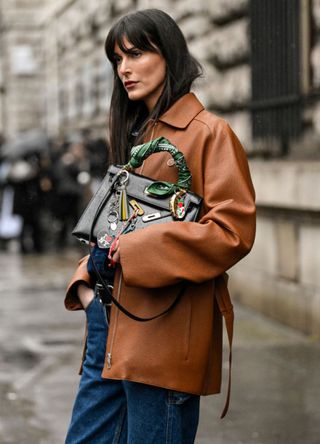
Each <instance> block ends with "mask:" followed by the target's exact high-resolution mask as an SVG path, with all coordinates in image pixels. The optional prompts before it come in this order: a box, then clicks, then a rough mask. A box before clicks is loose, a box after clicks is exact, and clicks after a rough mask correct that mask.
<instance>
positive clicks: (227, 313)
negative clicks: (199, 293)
mask: <svg viewBox="0 0 320 444" xmlns="http://www.w3.org/2000/svg"><path fill="white" fill-rule="evenodd" d="M216 299H217V303H218V306H219V310H220V312H221V314H222V316H223V317H224V321H225V325H226V330H227V334H228V342H229V376H228V390H227V397H226V402H225V405H224V408H223V411H222V413H221V416H220V418H221V419H222V418H224V417H225V416H226V414H227V412H228V409H229V403H230V395H231V367H232V340H233V324H234V314H233V306H232V304H231V305H230V306H229V307H228V306H227V305H226V303H225V301H224V299H223V295H221V294H220V293H219V291H217V292H216Z"/></svg>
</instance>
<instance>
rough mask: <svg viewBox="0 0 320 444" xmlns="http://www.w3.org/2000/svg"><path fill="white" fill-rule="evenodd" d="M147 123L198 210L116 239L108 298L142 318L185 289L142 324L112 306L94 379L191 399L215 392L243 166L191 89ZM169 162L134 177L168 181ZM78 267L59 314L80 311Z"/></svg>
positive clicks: (239, 239)
mask: <svg viewBox="0 0 320 444" xmlns="http://www.w3.org/2000/svg"><path fill="white" fill-rule="evenodd" d="M152 126H153V128H150V134H149V137H148V138H147V139H149V138H151V137H152V138H155V137H158V136H164V137H166V138H167V139H169V140H170V142H171V143H173V144H174V145H175V146H177V148H178V149H179V150H181V151H182V152H183V153H184V156H185V158H186V161H187V164H188V166H189V168H190V170H191V172H192V189H193V191H194V192H195V193H197V194H199V195H200V196H203V198H204V200H203V206H202V211H201V214H200V219H199V223H195V222H178V223H176V222H173V223H167V224H165V223H164V224H155V225H153V226H151V227H149V228H145V229H143V230H138V231H135V232H131V233H128V234H126V235H124V236H121V237H120V255H121V267H120V266H119V267H118V269H117V272H116V279H115V286H114V296H115V297H116V298H117V299H118V300H119V301H120V303H121V304H122V305H124V306H125V307H126V308H127V309H128V310H129V311H131V312H133V313H134V314H136V315H138V316H142V317H147V316H152V315H153V314H156V313H158V312H161V311H162V310H164V309H165V308H166V307H167V306H168V305H170V302H171V301H172V300H173V298H174V297H175V295H176V294H177V292H178V291H179V289H180V287H181V285H182V282H185V281H187V286H186V289H185V291H184V294H183V296H182V299H181V300H180V301H179V303H178V305H176V306H175V308H174V309H173V310H172V311H171V312H169V313H168V314H167V315H165V316H163V317H160V318H158V319H156V320H153V321H150V322H136V321H134V320H132V319H129V318H128V317H126V316H125V315H124V314H122V313H121V312H119V310H118V309H117V308H116V307H115V306H112V308H111V322H110V329H109V334H108V341H107V347H106V360H105V366H104V369H103V372H102V376H103V377H106V378H111V379H121V380H123V379H126V380H130V381H136V382H141V383H145V384H151V385H155V386H160V387H165V388H169V389H173V390H178V391H182V392H189V393H194V394H199V395H208V394H213V393H218V392H220V386H221V366H222V316H221V313H222V312H223V314H224V315H226V320H227V324H228V326H229V331H228V333H229V339H232V321H233V310H232V304H231V302H230V298H229V293H228V291H227V282H226V274H225V271H226V270H228V269H229V268H230V267H232V266H233V265H234V264H236V263H237V262H238V261H239V260H240V259H241V258H243V257H244V256H245V255H246V254H247V253H248V252H249V251H250V249H251V247H252V244H253V241H254V235H255V204H254V190H253V186H252V182H251V179H250V173H249V169H248V163H247V159H246V155H245V153H244V150H243V148H242V146H241V144H240V142H239V140H238V139H237V137H236V136H235V134H234V133H233V132H232V130H231V129H230V127H229V126H228V124H227V123H226V122H225V121H224V120H222V119H221V118H219V117H217V116H215V115H214V114H212V113H209V112H208V111H206V110H205V109H204V107H203V105H202V104H201V103H200V102H199V101H198V99H197V98H196V97H195V95H194V94H192V93H189V94H186V95H185V96H183V97H182V98H180V99H179V100H178V101H177V102H176V103H175V104H174V105H173V106H172V107H171V108H170V109H169V110H168V111H167V112H166V113H164V114H163V115H162V116H161V117H160V118H159V120H158V121H157V122H156V123H155V124H153V125H152ZM151 130H152V131H151ZM169 158H170V154H168V153H157V154H154V155H152V156H151V157H149V158H148V159H147V160H146V161H145V164H144V168H143V174H144V175H146V176H150V177H152V178H154V179H161V180H167V181H171V182H175V181H176V180H177V171H176V168H175V167H171V166H170V162H169V164H168V163H167V161H168V159H169ZM138 172H139V171H138ZM86 264H87V257H86V258H84V259H83V260H82V261H80V263H79V267H78V269H77V270H76V272H75V274H74V276H73V277H72V279H71V282H70V284H69V286H68V290H67V295H66V300H65V305H66V307H67V309H69V310H77V309H81V308H82V307H81V304H80V302H79V300H78V298H77V295H76V291H75V284H76V283H77V282H79V281H80V280H83V281H85V282H87V283H90V278H89V275H88V273H87V269H86Z"/></svg>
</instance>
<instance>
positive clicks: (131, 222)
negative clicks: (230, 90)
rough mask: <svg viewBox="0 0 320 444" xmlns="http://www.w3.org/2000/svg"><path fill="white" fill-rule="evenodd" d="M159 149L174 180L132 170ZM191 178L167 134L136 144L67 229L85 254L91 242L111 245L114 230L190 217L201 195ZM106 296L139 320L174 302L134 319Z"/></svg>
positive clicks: (118, 232)
mask: <svg viewBox="0 0 320 444" xmlns="http://www.w3.org/2000/svg"><path fill="white" fill-rule="evenodd" d="M161 151H168V152H169V153H170V154H171V155H172V157H173V160H174V162H175V165H176V167H177V169H178V181H177V183H171V182H163V181H154V180H153V179H151V178H149V177H145V176H142V175H139V174H136V173H133V172H132V170H133V169H135V168H138V167H139V166H141V165H142V163H143V161H144V160H145V159H146V158H147V157H149V156H150V155H151V154H153V153H157V152H161ZM191 181H192V176H191V173H190V171H189V169H188V167H187V164H186V161H185V159H184V156H183V154H182V153H181V152H180V151H179V150H178V149H177V148H176V147H175V146H174V145H172V144H171V143H170V142H169V141H168V140H167V139H165V138H164V137H159V138H157V139H155V140H152V141H150V142H148V143H145V144H142V145H137V146H135V147H133V148H132V150H131V157H130V160H129V162H128V164H126V165H124V166H115V165H111V166H110V167H109V169H108V171H107V174H106V176H105V177H104V179H103V181H102V182H101V185H100V187H99V189H98V190H97V192H96V193H95V195H94V196H93V197H92V199H91V201H90V202H89V204H88V206H87V208H86V209H85V210H84V212H83V214H82V216H81V217H80V219H79V221H78V223H77V225H76V227H75V228H74V230H73V232H72V234H73V235H74V236H76V237H77V238H78V239H79V240H80V241H81V242H84V243H87V244H88V246H89V253H90V254H91V244H92V243H95V244H97V245H98V246H99V247H100V248H106V249H108V248H111V249H112V246H113V245H114V242H115V241H116V240H117V239H118V238H119V236H120V235H123V234H126V233H129V232H131V231H134V230H137V229H143V228H146V227H148V226H150V225H152V224H157V223H164V222H177V223H178V222H179V221H189V222H190V221H196V219H197V216H198V213H199V209H200V206H201V202H202V198H201V197H200V196H198V195H197V194H195V193H193V192H191V191H190V188H191ZM91 258H92V257H91ZM93 262H94V261H93ZM93 265H94V263H93ZM96 273H97V275H98V277H99V280H100V282H101V284H102V285H103V287H104V288H105V289H106V290H107V291H108V292H109V293H110V291H109V288H108V284H107V283H106V282H104V281H103V279H102V277H101V275H100V273H99V271H98V270H97V269H96ZM179 297H180V296H179V295H178V297H177V299H178V298H179ZM111 299H112V301H113V302H114V303H115V305H116V306H117V307H118V308H119V309H120V310H121V311H123V312H124V313H125V314H127V315H128V316H129V317H131V318H132V319H135V320H139V321H147V320H152V319H155V318H157V317H159V316H162V315H164V314H165V313H167V312H168V311H169V310H170V309H171V308H172V307H173V306H174V305H175V304H176V303H177V299H176V300H175V301H174V302H173V303H172V304H171V306H170V307H169V308H168V309H167V310H165V311H164V312H162V313H160V314H158V315H156V316H153V317H152V318H140V317H138V316H135V315H133V314H132V313H130V312H128V311H127V310H126V309H125V308H124V307H122V306H121V305H120V304H119V302H118V301H117V300H116V299H115V298H113V297H112V296H111Z"/></svg>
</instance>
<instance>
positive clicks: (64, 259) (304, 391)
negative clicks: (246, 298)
mask: <svg viewBox="0 0 320 444" xmlns="http://www.w3.org/2000/svg"><path fill="white" fill-rule="evenodd" d="M78 257H80V253H79V252H78V251H72V252H68V254H59V255H58V254H46V255H41V256H32V255H28V256H20V255H18V254H17V253H4V252H2V253H0V269H1V278H0V279H1V280H0V282H1V285H0V295H1V301H2V303H1V310H0V356H1V361H0V399H1V402H0V444H9V443H10V444H63V442H64V436H65V432H66V428H67V425H68V421H69V417H70V411H71V408H72V403H73V398H74V395H75V392H76V389H77V384H78V382H79V377H78V375H77V371H78V368H79V363H80V358H81V351H82V345H81V344H82V338H83V332H84V327H83V325H84V324H83V322H84V314H83V312H75V313H70V312H67V311H66V310H65V309H64V306H63V297H64V288H65V285H66V282H67V280H68V278H69V277H70V275H71V273H72V270H73V269H74V266H75V264H76V260H77V258H78ZM226 344H227V341H226ZM224 361H225V365H224V367H225V368H224V385H223V393H222V395H220V396H209V397H206V398H202V404H201V420H200V426H199V431H198V435H197V440H196V444H318V443H319V442H320V438H319V437H320V401H319V399H320V384H319V374H320V372H319V370H320V345H319V342H317V341H316V340H315V339H313V338H308V337H305V336H303V335H301V334H300V333H298V332H296V331H294V330H292V329H289V328H287V327H284V326H282V325H280V324H278V323H276V322H274V321H271V320H269V319H266V318H264V317H263V316H261V315H259V314H257V313H255V312H252V311H250V310H248V309H245V308H243V307H241V306H236V325H235V343H234V352H233V374H232V375H233V376H232V378H233V382H232V396H231V408H230V411H229V413H228V415H227V417H226V418H225V419H223V420H220V419H219V416H220V413H221V411H222V408H223V405H224V400H225V391H226V387H227V376H228V362H227V361H228V350H227V348H226V352H225V356H224ZM142 444H143V443H142Z"/></svg>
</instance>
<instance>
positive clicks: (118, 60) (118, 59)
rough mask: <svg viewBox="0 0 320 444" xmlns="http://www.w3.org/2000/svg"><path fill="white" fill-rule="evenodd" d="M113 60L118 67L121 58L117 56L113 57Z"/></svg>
mask: <svg viewBox="0 0 320 444" xmlns="http://www.w3.org/2000/svg"><path fill="white" fill-rule="evenodd" d="M113 60H114V63H115V64H116V65H119V63H121V57H120V56H119V55H118V54H114V55H113Z"/></svg>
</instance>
